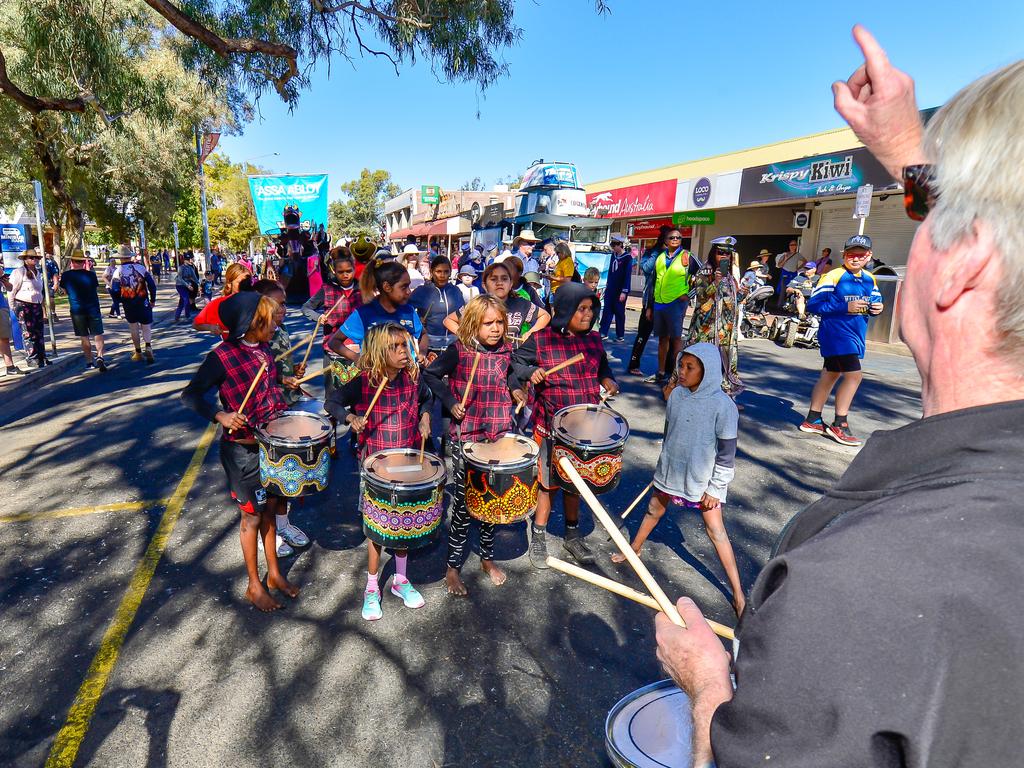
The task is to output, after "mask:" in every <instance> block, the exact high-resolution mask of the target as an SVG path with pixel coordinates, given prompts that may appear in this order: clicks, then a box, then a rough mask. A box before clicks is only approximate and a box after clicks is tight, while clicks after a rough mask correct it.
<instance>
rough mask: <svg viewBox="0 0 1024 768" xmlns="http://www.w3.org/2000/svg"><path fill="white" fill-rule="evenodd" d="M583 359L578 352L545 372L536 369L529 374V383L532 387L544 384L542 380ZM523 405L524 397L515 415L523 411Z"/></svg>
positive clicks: (524, 403) (524, 402)
mask: <svg viewBox="0 0 1024 768" xmlns="http://www.w3.org/2000/svg"><path fill="white" fill-rule="evenodd" d="M584 357H585V355H584V354H583V353H582V352H580V353H579V354H578V355H573V356H572V357H570V358H569V359H568V360H563V361H562V362H561V363H559V364H558V365H553V366H551V367H550V368H548V369H547V370H546V371H545V370H544V369H543V368H538V369H537V370H535V371H534V372H533V373H532V374H530V383H531V384H533V385H534V386H537V385H538V384H542V383H544V380H545V379H547V377H548V376H550V375H551V374H553V373H558V372H559V371H560V370H562V369H563V368H568V367H569V366H570V365H575V364H576V363H579V362H582V361H583V359H584ZM524 405H526V398H525V397H524V398H523V399H522V400H520V401H519V405H517V406H516V413H517V414H518V413H519V412H520V411H521V410H523V406H524Z"/></svg>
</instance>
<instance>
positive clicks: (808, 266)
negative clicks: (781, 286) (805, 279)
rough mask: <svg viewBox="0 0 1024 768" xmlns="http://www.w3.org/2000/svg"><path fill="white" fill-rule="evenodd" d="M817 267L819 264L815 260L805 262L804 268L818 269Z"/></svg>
mask: <svg viewBox="0 0 1024 768" xmlns="http://www.w3.org/2000/svg"><path fill="white" fill-rule="evenodd" d="M817 268H818V265H817V264H815V263H814V262H813V261H808V262H807V263H806V264H804V269H817Z"/></svg>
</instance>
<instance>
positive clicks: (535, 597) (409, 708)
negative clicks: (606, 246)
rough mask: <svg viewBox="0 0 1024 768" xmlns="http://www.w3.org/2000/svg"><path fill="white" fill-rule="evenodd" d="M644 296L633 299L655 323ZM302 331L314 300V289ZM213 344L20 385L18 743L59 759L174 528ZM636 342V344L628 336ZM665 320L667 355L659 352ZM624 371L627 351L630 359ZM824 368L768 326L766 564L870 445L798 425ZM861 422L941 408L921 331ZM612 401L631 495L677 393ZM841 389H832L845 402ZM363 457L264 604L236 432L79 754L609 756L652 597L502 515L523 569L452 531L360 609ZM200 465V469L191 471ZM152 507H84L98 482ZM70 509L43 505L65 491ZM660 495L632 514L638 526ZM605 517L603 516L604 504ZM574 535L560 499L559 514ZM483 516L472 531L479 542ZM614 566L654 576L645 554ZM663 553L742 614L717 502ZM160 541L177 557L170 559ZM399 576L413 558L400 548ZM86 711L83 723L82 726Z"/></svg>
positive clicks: (10, 415) (4, 451) (742, 507)
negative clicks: (537, 551) (642, 563)
mask: <svg viewBox="0 0 1024 768" xmlns="http://www.w3.org/2000/svg"><path fill="white" fill-rule="evenodd" d="M635 319H636V314H635V313H630V315H629V322H630V323H631V325H632V324H635ZM288 322H289V325H290V327H291V330H292V332H293V334H295V333H302V332H304V330H305V329H306V328H308V326H309V324H308V323H307V322H306V321H304V320H303V319H301V318H300V317H298V315H297V313H295V312H294V311H292V312H291V313H290V317H289V321H288ZM211 346H212V342H211V339H210V338H209V337H198V336H196V335H194V334H192V333H191V332H189V331H187V330H185V329H173V328H166V327H163V328H160V329H159V331H158V338H157V342H156V351H157V355H158V361H157V364H156V365H154V366H148V367H147V366H145V365H144V364H141V363H131V362H130V361H129V360H128V357H127V354H126V353H125V352H120V353H118V354H117V355H116V356H115V357H114V366H113V367H112V369H111V370H110V372H109V373H107V374H106V375H100V374H99V373H97V372H90V373H88V374H81V375H77V376H74V377H71V378H67V379H64V380H62V381H59V382H54V383H52V384H49V385H47V386H45V387H43V388H41V389H40V390H39V391H38V392H37V393H32V394H31V396H21V397H19V398H17V399H15V400H13V401H11V402H6V403H4V404H2V405H0V472H2V476H3V478H4V480H5V482H4V485H3V487H4V497H3V504H2V508H0V550H2V551H3V552H4V557H3V559H2V564H0V615H2V616H3V621H2V622H0V686H2V690H3V691H5V694H6V695H4V696H3V697H2V698H0V764H2V765H13V766H40V765H43V764H45V763H46V761H47V757H48V755H49V754H50V750H51V746H52V745H53V743H54V739H55V737H56V735H57V734H58V732H59V731H60V730H61V728H62V726H64V724H65V720H66V718H67V716H68V712H69V708H70V707H71V705H72V702H73V701H74V700H75V697H76V695H77V694H78V692H79V688H80V686H82V683H83V681H84V680H86V679H87V677H88V676H89V669H90V664H91V663H92V662H93V659H94V657H95V656H96V654H97V651H98V649H100V648H104V649H106V650H109V648H110V643H109V642H107V643H104V636H105V633H107V632H108V629H109V628H110V627H111V626H112V625H117V623H118V621H117V620H116V618H115V613H116V611H117V608H118V605H119V603H120V602H121V601H122V598H123V597H124V595H125V594H126V591H128V590H129V586H130V582H131V580H132V574H133V572H134V571H135V569H136V567H137V566H138V564H139V563H140V561H142V560H143V558H144V553H145V552H146V549H147V545H148V544H149V542H150V540H151V539H152V538H153V536H154V534H155V533H156V531H157V528H158V525H159V522H160V520H161V517H162V515H163V513H164V504H165V503H166V502H165V501H162V500H166V499H167V498H168V497H171V496H172V495H173V494H174V492H175V490H176V488H178V487H179V483H180V482H181V480H182V476H183V475H184V473H185V470H186V467H187V465H188V464H189V461H190V459H191V458H192V456H193V454H194V451H195V449H196V446H197V444H198V443H199V441H200V438H201V435H202V434H203V432H204V430H205V428H206V425H205V424H203V423H202V422H201V421H200V420H199V419H198V418H197V417H196V416H195V415H194V414H192V413H191V412H189V411H187V410H186V409H185V408H184V407H183V406H182V405H181V404H180V402H179V400H178V398H177V394H178V392H179V391H180V389H181V388H182V387H183V386H184V384H185V382H186V381H187V380H188V378H189V376H190V374H191V372H192V370H194V368H195V366H196V365H197V364H198V362H199V361H200V360H201V359H202V356H203V355H204V354H205V353H206V351H208V350H209V349H210V347H211ZM609 350H610V351H611V352H612V353H613V355H615V356H617V357H627V356H628V351H629V347H628V345H611V346H610V347H609ZM653 350H654V342H653V341H652V343H651V344H650V345H649V348H648V353H649V354H648V357H647V359H646V360H645V368H646V369H647V370H648V371H651V370H653V367H654V363H653ZM613 367H614V368H615V370H616V371H617V372H621V371H622V370H623V367H624V366H623V362H622V361H621V360H618V361H614V362H613ZM819 368H820V358H819V357H818V354H817V352H816V351H812V350H799V349H793V350H783V349H781V348H778V347H775V346H774V345H772V344H771V343H769V342H766V341H765V342H760V341H758V342H746V343H744V345H743V347H742V351H741V372H742V374H743V375H744V378H745V381H746V383H747V386H748V390H747V392H746V393H744V395H742V396H741V398H740V402H741V403H743V404H744V406H745V410H744V411H743V413H742V414H741V420H740V440H739V456H738V460H737V472H736V480H735V482H734V484H733V487H732V488H731V489H730V497H729V498H730V503H729V504H728V505H727V507H726V524H727V527H728V530H729V534H730V537H731V539H732V541H733V545H734V547H735V549H736V554H737V559H738V562H739V566H740V569H741V576H742V578H743V582H744V584H745V585H747V586H749V585H750V584H751V583H752V582H753V579H754V578H755V576H756V574H757V572H758V570H759V569H760V568H761V566H762V565H763V564H764V561H765V559H766V557H767V554H768V552H769V550H770V547H771V544H772V541H773V540H774V537H775V535H776V534H777V533H778V531H779V529H780V528H781V527H782V525H783V524H784V523H785V522H786V521H787V520H788V519H789V517H791V516H792V515H793V514H794V513H795V512H797V511H799V510H800V509H801V508H802V507H803V506H804V505H806V504H807V503H809V502H810V501H811V500H813V499H814V498H816V497H817V496H818V495H819V494H820V493H821V492H822V490H823V489H825V488H827V487H828V486H829V485H830V484H831V483H833V482H834V480H835V479H836V478H837V477H838V476H839V475H840V474H841V473H842V472H843V470H844V469H845V468H846V466H847V465H848V464H849V461H850V460H851V458H852V457H853V456H854V455H855V453H856V451H855V450H854V449H850V448H845V447H842V446H839V445H836V444H835V443H832V442H830V441H827V440H825V439H823V438H820V437H817V436H812V435H804V434H801V433H799V432H798V431H796V425H797V424H798V423H799V422H800V421H801V419H802V417H803V412H804V409H805V408H806V404H807V398H808V395H809V392H810V388H811V386H812V384H813V382H814V380H815V378H816V375H817V371H818V369H819ZM865 368H866V371H867V373H868V376H867V379H866V381H865V383H864V385H863V387H862V389H861V392H860V393H859V394H858V397H857V400H856V401H855V407H854V413H853V415H852V416H851V425H852V427H853V429H854V431H855V432H857V434H860V435H862V436H867V435H868V434H870V433H871V432H872V431H874V430H875V429H880V428H891V427H895V426H899V425H901V424H904V423H906V422H907V421H909V420H910V419H912V418H914V417H916V416H917V415H919V412H920V399H919V395H918V392H919V380H918V377H917V373H916V371H915V369H914V366H913V361H912V360H911V359H910V358H907V357H901V356H896V355H885V354H877V353H871V354H870V355H869V358H868V360H867V361H866V366H865ZM620 382H621V383H622V384H623V386H624V393H623V394H622V395H621V396H620V397H619V398H617V401H616V403H615V406H616V407H617V408H618V409H619V410H620V411H621V412H622V413H623V414H624V415H625V416H626V417H627V419H628V420H629V422H630V427H631V437H630V439H629V443H628V444H627V449H626V454H625V467H626V470H625V474H624V479H623V482H622V483H621V485H620V487H619V488H618V489H617V490H616V491H615V492H614V493H612V494H609V495H607V496H605V497H604V498H603V501H605V503H606V506H607V507H608V508H609V509H610V510H613V511H614V510H621V509H623V508H624V507H625V506H626V505H627V504H628V502H629V501H630V500H631V499H632V498H633V497H634V496H635V495H636V493H637V492H638V491H639V490H640V489H641V488H642V487H643V486H645V485H646V484H647V482H648V481H649V480H650V477H651V475H652V472H653V468H654V465H655V463H656V461H657V457H658V450H659V441H660V436H661V433H662V427H663V406H662V404H661V400H660V397H659V396H658V395H657V393H656V392H655V391H654V389H653V387H651V386H647V385H643V384H642V383H640V381H639V380H638V379H634V378H631V377H628V376H625V375H622V376H620ZM830 415H831V411H829V412H827V413H826V416H830ZM356 488H357V474H356V471H355V466H354V462H353V461H352V460H351V459H350V458H348V457H344V458H342V459H341V460H339V461H338V462H337V463H336V465H335V467H334V469H333V478H332V485H331V488H330V489H329V491H327V492H325V493H323V494H320V495H319V496H316V497H310V498H309V499H307V501H306V503H305V504H303V505H301V506H296V508H295V509H294V510H293V513H292V517H293V520H294V521H295V522H296V523H297V524H298V525H300V526H301V527H302V528H303V529H305V530H306V531H307V533H308V534H309V535H310V537H311V538H312V539H313V543H312V545H311V546H310V547H309V548H308V549H307V550H306V551H304V552H302V553H300V554H299V555H298V556H297V557H295V558H292V559H290V560H289V561H287V566H286V567H287V572H288V575H289V578H290V579H292V580H293V581H294V582H296V583H297V584H298V585H300V586H301V587H302V594H301V595H300V596H299V598H298V599H297V600H296V601H294V602H291V603H289V605H288V606H287V607H286V609H284V610H282V611H279V612H277V613H275V614H272V615H264V614H261V613H259V612H258V611H256V610H255V609H253V608H252V607H251V606H250V605H249V604H248V603H247V602H246V601H245V600H244V598H243V595H242V593H243V590H244V588H245V577H244V570H243V566H242V559H241V553H240V551H239V545H238V535H237V527H238V525H237V518H238V514H237V511H236V509H235V508H234V506H233V505H232V504H231V503H230V500H229V498H228V496H227V493H226V491H225V488H224V478H223V472H222V471H221V468H220V463H219V460H218V453H217V441H214V443H213V446H212V448H211V449H210V451H209V454H208V455H207V456H206V457H205V461H204V462H203V464H202V466H201V469H200V471H199V473H198V476H197V479H196V482H195V483H194V485H192V486H191V487H190V488H188V493H187V496H186V497H185V499H184V506H183V508H182V510H181V516H180V519H179V520H178V522H177V525H176V526H175V527H174V528H173V531H172V532H171V534H170V537H169V539H168V543H167V548H166V551H165V552H163V555H162V557H161V558H160V559H159V562H158V564H157V566H156V570H155V575H154V576H153V578H152V581H151V582H150V583H148V585H146V589H145V591H144V593H142V592H140V593H139V594H140V596H141V604H140V606H139V608H138V612H137V613H136V614H134V615H133V616H130V618H131V621H130V622H128V623H125V624H124V628H125V629H126V635H125V638H124V644H123V646H122V647H121V648H120V653H119V655H118V656H116V657H110V656H109V655H108V656H106V657H105V661H106V662H107V663H108V664H109V667H110V669H111V672H110V675H109V679H107V680H106V681H105V682H106V685H105V688H102V695H101V696H99V699H98V704H97V706H96V709H95V713H94V715H93V716H92V718H91V720H90V721H89V722H87V723H81V724H80V725H79V726H78V727H77V728H72V729H71V732H72V734H73V735H76V736H77V737H78V738H76V739H74V741H75V744H76V746H75V750H74V751H73V752H72V754H75V755H76V756H77V759H76V760H75V763H74V764H75V765H92V766H111V767H117V766H165V765H169V766H176V767H177V766H227V765H231V766H280V765H302V766H375V768H376V767H378V766H380V767H383V766H401V767H402V768H420V767H421V766H422V767H423V768H432V767H434V766H478V765H479V766H527V765H530V766H534V765H535V766H592V765H604V764H606V762H607V761H606V758H605V756H604V732H603V731H604V720H605V716H606V714H607V712H608V710H609V709H610V708H611V707H612V706H613V705H614V704H615V703H616V701H618V700H619V699H620V698H621V697H622V696H624V695H626V694H627V693H629V692H630V691H632V690H635V689H637V688H639V687H641V686H643V685H645V684H647V683H650V682H652V681H655V680H658V679H661V678H662V677H664V675H663V673H662V672H661V671H660V669H659V666H658V664H657V662H656V660H655V657H654V636H653V615H652V613H651V611H650V610H649V609H647V608H644V607H642V606H638V605H635V604H633V603H630V602H627V601H625V600H623V599H621V598H618V597H616V596H614V595H610V594H608V593H605V592H603V591H601V590H598V589H596V588H594V587H591V586H589V585H586V584H583V583H579V582H576V581H574V580H570V578H569V577H567V576H563V575H561V574H559V573H557V572H554V571H546V572H535V571H533V570H532V569H531V567H530V564H529V560H528V558H527V557H526V556H525V553H526V531H525V525H519V526H511V527H507V528H503V529H500V531H499V536H498V543H497V556H498V559H499V560H503V561H504V566H505V567H506V569H507V571H508V573H509V580H508V582H507V583H506V584H505V585H504V586H502V587H500V588H495V587H493V586H491V585H490V584H489V582H488V581H487V579H486V578H485V577H483V575H482V574H481V572H480V570H479V561H478V560H477V558H476V556H475V555H471V556H470V559H469V561H468V563H467V565H466V567H465V569H464V574H465V577H466V581H467V584H468V586H469V588H470V597H469V599H465V600H460V599H457V598H453V597H449V596H448V595H447V594H446V592H445V589H444V542H443V541H441V542H438V543H437V544H436V545H434V546H432V547H431V548H429V549H428V550H427V551H421V552H417V553H415V554H413V555H412V556H411V557H410V564H409V571H410V573H409V575H410V578H411V579H412V581H413V583H414V584H416V585H417V586H419V587H420V589H421V591H422V592H423V594H424V596H425V598H426V606H425V607H424V608H423V609H421V610H415V611H414V610H409V609H406V608H404V607H402V606H401V604H400V602H399V601H398V600H397V598H393V597H392V596H391V595H390V594H388V593H385V600H384V619H383V620H382V621H379V622H376V623H372V624H371V623H368V622H365V621H363V620H362V619H361V618H360V615H359V612H360V607H361V595H362V590H363V587H364V575H363V574H364V572H365V563H366V554H365V544H364V542H363V537H362V534H361V529H360V525H359V519H358V516H357V514H356V498H355V495H356ZM182 490H183V491H184V490H185V487H184V486H182ZM146 501H153V502H154V503H152V504H148V505H141V504H137V505H135V506H134V507H132V508H130V509H122V510H118V511H105V512H94V513H91V514H77V512H83V511H86V510H83V509H80V508H90V509H91V508H95V507H96V506H98V505H106V504H118V503H123V502H146ZM68 510H70V513H69V515H68V516H61V517H54V516H48V515H47V513H53V512H56V511H68ZM640 516H641V515H640V514H639V513H635V514H634V515H633V519H632V524H631V527H632V528H633V530H635V527H636V525H638V523H639V519H640ZM584 518H585V530H592V525H593V524H592V522H591V520H590V516H589V515H585V516H584ZM550 530H551V532H552V534H553V536H550V537H549V541H550V544H551V550H552V553H553V554H554V553H557V550H558V547H559V544H560V536H561V534H562V532H563V522H562V518H561V515H560V513H559V512H556V514H555V516H554V517H553V518H552V523H551V526H550ZM473 536H474V538H471V542H472V543H473V545H474V546H475V530H474V532H473ZM605 539H606V537H605V535H604V533H603V532H596V533H593V535H592V538H591V541H592V543H593V544H594V545H595V546H596V548H597V549H599V550H600V551H601V560H600V562H599V566H598V570H599V571H600V572H602V573H604V574H605V575H608V576H610V577H613V578H616V579H619V580H621V581H624V582H626V583H627V584H630V585H632V586H635V587H638V588H640V587H641V585H640V583H639V581H638V580H637V579H636V578H635V576H633V575H632V573H631V572H629V571H628V567H627V566H615V565H613V564H612V563H611V562H610V560H609V559H608V555H609V554H610V553H611V551H612V548H611V547H612V545H611V544H609V543H606V541H605ZM645 559H646V561H647V562H648V564H649V566H650V568H651V570H652V572H653V573H654V574H655V576H656V577H657V578H658V580H659V582H660V583H661V584H662V586H663V587H664V588H665V589H666V591H667V592H668V593H669V594H670V596H678V595H682V594H688V595H691V596H692V597H693V598H694V599H695V600H696V601H697V602H698V604H699V605H701V606H702V608H703V609H704V610H705V612H706V613H708V614H709V615H710V617H712V618H714V619H717V620H718V621H721V622H723V623H729V624H732V623H733V622H734V620H735V617H734V616H733V614H732V610H731V607H730V605H729V601H728V596H727V588H726V586H725V579H724V574H723V573H722V571H721V567H720V566H719V564H718V561H717V559H716V557H715V554H714V550H713V548H712V546H711V544H710V542H709V540H708V539H707V537H706V535H705V534H704V531H703V527H702V525H701V522H700V518H699V515H694V514H692V513H683V512H682V511H680V510H675V511H673V512H670V513H669V515H667V516H666V518H665V519H664V520H663V521H662V523H661V524H660V525H659V527H658V528H657V529H656V530H655V532H654V535H653V537H652V539H651V542H650V543H649V545H648V547H647V549H646V551H645ZM154 562H155V561H154ZM384 572H385V576H390V574H391V573H392V572H393V566H392V565H391V564H390V563H389V562H386V564H385V571H384ZM65 733H67V731H66V732H65Z"/></svg>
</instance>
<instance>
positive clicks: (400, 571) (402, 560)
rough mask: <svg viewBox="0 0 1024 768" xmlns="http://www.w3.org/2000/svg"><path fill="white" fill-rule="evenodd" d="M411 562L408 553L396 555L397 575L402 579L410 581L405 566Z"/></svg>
mask: <svg viewBox="0 0 1024 768" xmlns="http://www.w3.org/2000/svg"><path fill="white" fill-rule="evenodd" d="M408 564H409V555H408V553H406V554H404V555H395V576H397V577H398V578H399V580H401V581H408V580H409V579H408V578H406V575H405V568H406V566H407V565H408Z"/></svg>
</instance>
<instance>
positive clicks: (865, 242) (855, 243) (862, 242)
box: [843, 235, 871, 251]
mask: <svg viewBox="0 0 1024 768" xmlns="http://www.w3.org/2000/svg"><path fill="white" fill-rule="evenodd" d="M851 248H863V249H864V250H865V251H870V250H871V238H870V237H868V236H867V235H854V236H853V237H851V238H850V239H849V240H847V241H846V245H844V246H843V250H844V251H848V250H850V249H851Z"/></svg>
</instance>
